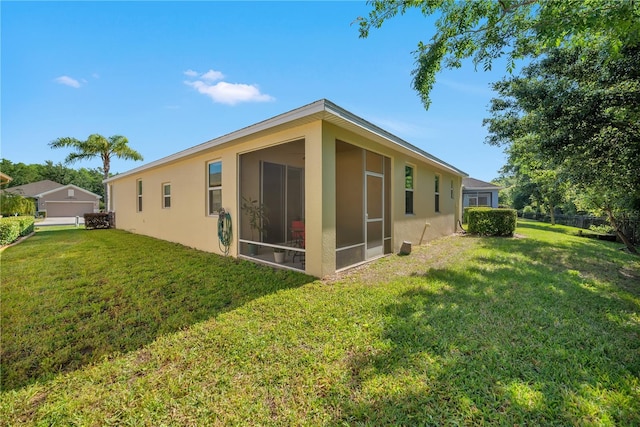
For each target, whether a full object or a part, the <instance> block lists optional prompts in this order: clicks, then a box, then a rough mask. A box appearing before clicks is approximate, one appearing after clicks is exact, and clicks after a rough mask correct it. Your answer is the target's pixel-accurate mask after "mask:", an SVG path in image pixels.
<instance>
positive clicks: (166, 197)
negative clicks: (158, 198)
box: [162, 182, 171, 209]
mask: <svg viewBox="0 0 640 427" xmlns="http://www.w3.org/2000/svg"><path fill="white" fill-rule="evenodd" d="M162 207H163V208H164V209H168V208H170V207H171V183H170V182H165V183H164V184H162Z"/></svg>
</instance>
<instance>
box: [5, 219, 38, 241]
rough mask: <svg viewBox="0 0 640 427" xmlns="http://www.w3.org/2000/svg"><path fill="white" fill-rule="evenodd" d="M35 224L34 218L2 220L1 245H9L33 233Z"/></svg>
mask: <svg viewBox="0 0 640 427" xmlns="http://www.w3.org/2000/svg"><path fill="white" fill-rule="evenodd" d="M34 223H35V221H34V218H33V217H32V216H12V217H7V218H0V245H3V246H4V245H9V244H11V243H13V242H15V241H16V240H18V238H20V237H22V236H27V235H29V234H31V233H33V230H34Z"/></svg>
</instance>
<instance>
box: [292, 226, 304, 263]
mask: <svg viewBox="0 0 640 427" xmlns="http://www.w3.org/2000/svg"><path fill="white" fill-rule="evenodd" d="M291 240H292V241H293V246H295V247H296V248H300V249H304V248H305V244H306V235H305V229H304V222H303V221H291ZM297 256H298V257H300V261H301V262H302V266H303V267H304V261H305V259H304V252H298V251H294V252H293V258H292V261H293V262H296V257H297Z"/></svg>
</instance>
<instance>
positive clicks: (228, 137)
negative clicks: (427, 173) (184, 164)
mask: <svg viewBox="0 0 640 427" xmlns="http://www.w3.org/2000/svg"><path fill="white" fill-rule="evenodd" d="M317 113H328V114H332V115H334V116H337V117H340V118H342V119H343V120H346V121H348V122H351V123H353V124H354V125H356V126H358V127H360V128H362V129H365V130H367V131H369V132H371V133H373V134H375V135H378V136H379V137H381V138H383V139H386V140H388V141H390V142H392V143H395V144H397V145H399V146H401V147H403V148H405V149H407V150H409V151H411V152H412V153H414V154H416V155H418V156H420V157H423V158H426V159H427V160H428V161H430V162H432V163H435V164H436V165H438V166H440V167H442V168H445V169H447V170H449V171H451V172H454V173H455V174H456V175H459V176H462V177H467V176H469V175H468V174H467V173H466V172H464V171H462V170H460V169H458V168H456V167H455V166H453V165H451V164H449V163H447V162H445V161H443V160H441V159H439V158H437V157H435V156H433V155H431V154H429V153H427V152H426V151H424V150H422V149H420V148H418V147H416V146H415V145H413V144H410V143H409V142H407V141H405V140H403V139H402V138H399V137H397V136H395V135H393V134H392V133H390V132H388V131H386V130H384V129H382V128H381V127H379V126H377V125H374V124H373V123H371V122H369V121H367V120H365V119H363V118H362V117H360V116H357V115H355V114H353V113H351V112H350V111H348V110H345V109H344V108H342V107H340V106H338V105H337V104H335V103H333V102H331V101H329V100H328V99H324V98H323V99H320V100H318V101H315V102H312V103H310V104H307V105H303V106H302V107H298V108H296V109H293V110H290V111H287V112H285V113H282V114H279V115H277V116H274V117H271V118H268V119H266V120H263V121H260V122H257V123H254V124H252V125H249V126H247V127H244V128H241V129H239V130H236V131H233V132H230V133H227V134H225V135H222V136H219V137H217V138H214V139H211V140H209V141H206V142H203V143H201V144H198V145H195V146H193V147H190V148H187V149H185V150H182V151H179V152H177V153H175V154H171V155H169V156H166V157H163V158H160V159H158V160H155V161H152V162H150V163H147V164H146V165H142V166H139V167H137V168H134V169H130V170H128V171H126V172H123V173H120V174H117V175H114V176H112V177H109V178H107V179H105V180H103V181H102V182H103V183H110V182H112V181H114V180H117V179H120V178H123V177H126V176H130V175H134V174H136V173H140V172H143V171H145V170H147V169H152V168H154V167H158V166H162V165H164V164H167V163H170V162H173V161H177V160H180V159H182V158H185V157H188V156H191V155H195V154H198V153H200V152H202V151H205V150H208V149H211V148H214V147H217V146H219V145H222V144H225V143H227V142H231V141H233V140H235V139H239V138H243V137H246V136H250V135H252V134H255V133H258V132H261V131H265V130H268V129H271V128H274V127H276V126H279V125H281V124H285V123H289V122H292V121H294V120H298V119H301V118H304V117H308V116H311V115H313V114H317Z"/></svg>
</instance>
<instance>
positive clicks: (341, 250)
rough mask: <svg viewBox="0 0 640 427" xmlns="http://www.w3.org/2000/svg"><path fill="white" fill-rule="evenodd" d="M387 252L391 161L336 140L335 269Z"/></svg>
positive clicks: (389, 232)
mask: <svg viewBox="0 0 640 427" xmlns="http://www.w3.org/2000/svg"><path fill="white" fill-rule="evenodd" d="M391 251H392V248H391V159H390V158H389V157H386V156H383V155H380V154H377V153H374V152H372V151H369V150H365V149H363V148H360V147H357V146H355V145H352V144H348V143H346V142H342V141H339V140H338V141H336V269H337V270H340V269H343V268H346V267H349V266H352V265H356V264H359V263H362V262H365V261H368V260H370V259H374V258H377V257H379V256H382V255H384V254H388V253H391Z"/></svg>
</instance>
